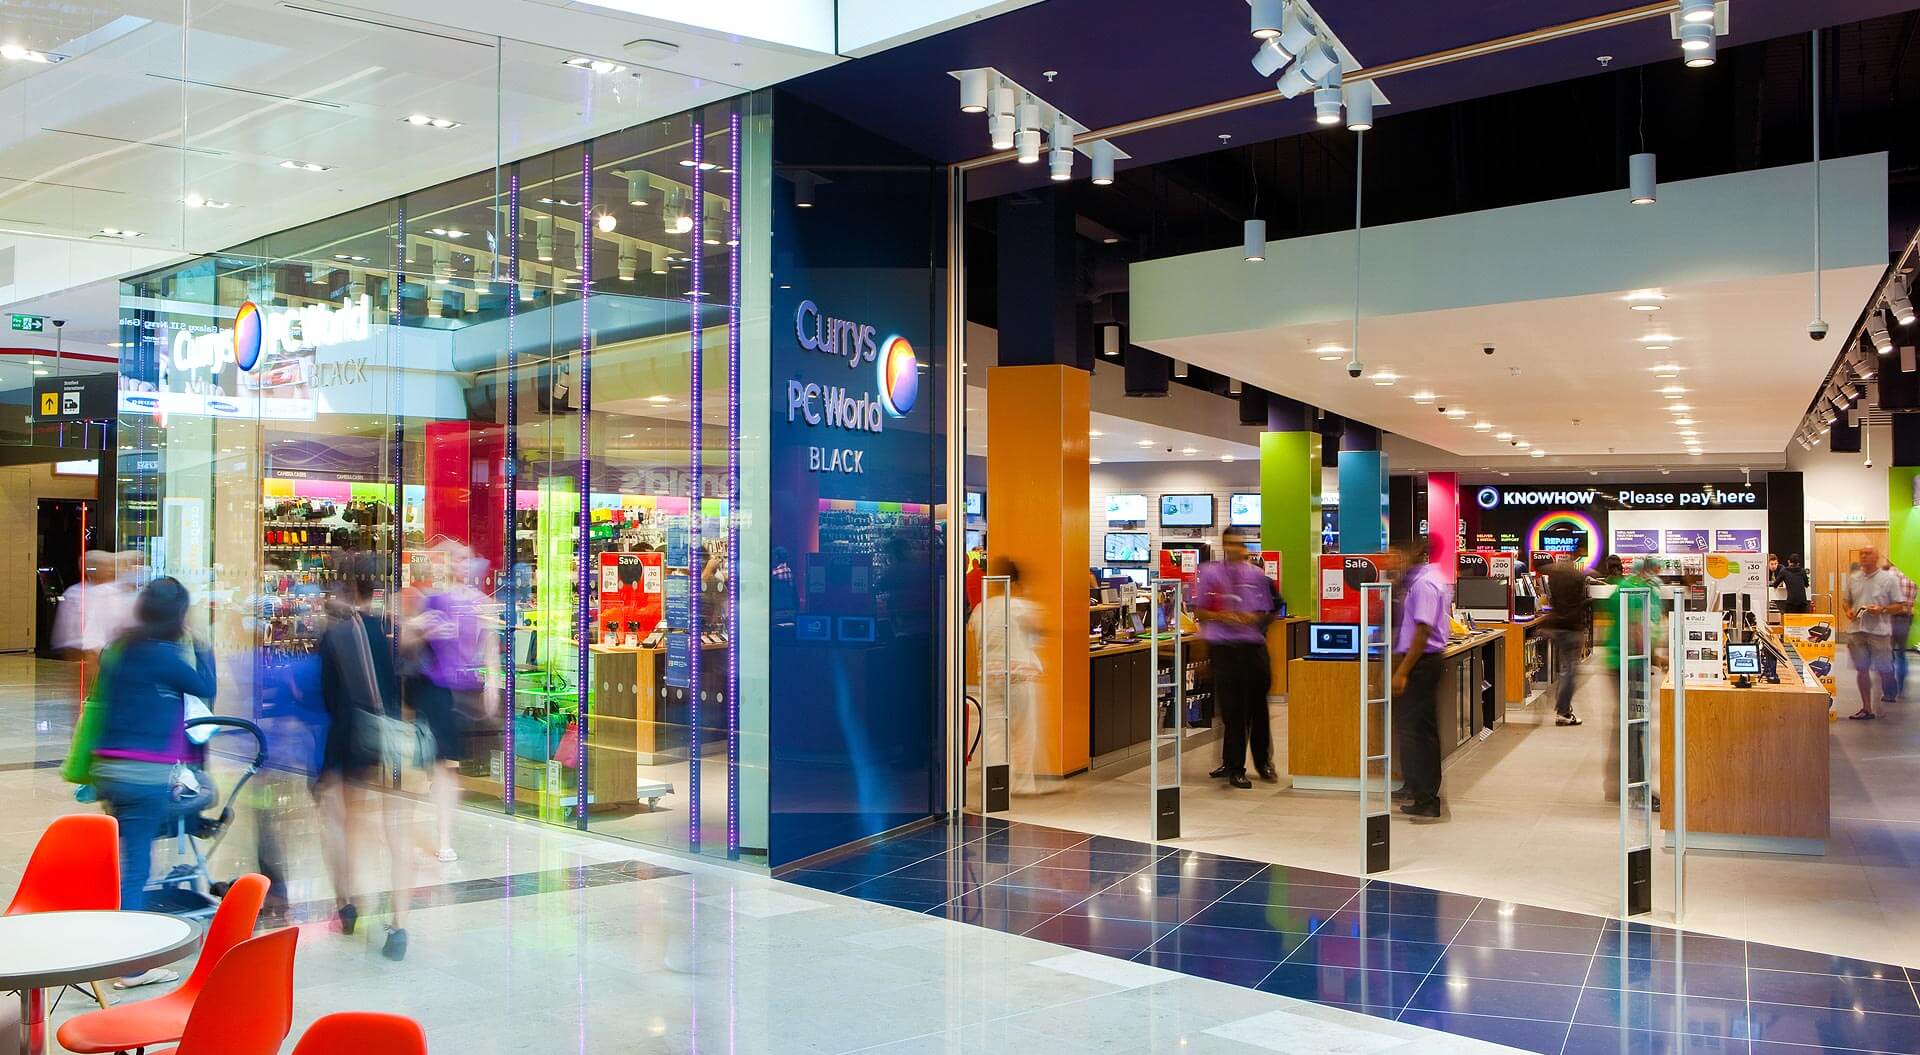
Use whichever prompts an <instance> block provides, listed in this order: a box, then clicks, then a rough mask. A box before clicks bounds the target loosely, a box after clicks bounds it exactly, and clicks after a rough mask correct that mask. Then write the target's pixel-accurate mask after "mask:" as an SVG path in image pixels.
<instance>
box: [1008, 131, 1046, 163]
mask: <svg viewBox="0 0 1920 1055" xmlns="http://www.w3.org/2000/svg"><path fill="white" fill-rule="evenodd" d="M1013 148H1014V149H1015V150H1017V151H1019V152H1020V155H1019V158H1018V159H1017V160H1018V161H1019V162H1020V163H1021V164H1022V165H1031V164H1034V163H1035V162H1037V161H1039V160H1040V130H1039V129H1037V128H1023V129H1021V130H1020V131H1018V132H1015V133H1014V134H1013Z"/></svg>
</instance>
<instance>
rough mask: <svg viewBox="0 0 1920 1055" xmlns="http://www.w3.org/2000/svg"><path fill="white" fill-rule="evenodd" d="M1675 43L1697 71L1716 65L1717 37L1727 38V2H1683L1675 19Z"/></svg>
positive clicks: (1717, 0) (1688, 63)
mask: <svg viewBox="0 0 1920 1055" xmlns="http://www.w3.org/2000/svg"><path fill="white" fill-rule="evenodd" d="M1672 18H1673V39H1675V40H1677V41H1679V42H1680V55H1681V58H1682V59H1683V60H1684V61H1685V62H1686V64H1687V65H1688V66H1690V67H1692V68H1694V69H1705V68H1706V67H1708V66H1711V65H1713V63H1714V59H1715V58H1716V57H1717V53H1718V51H1719V45H1718V43H1717V41H1716V40H1715V38H1716V37H1723V36H1726V34H1727V0H1680V10H1679V11H1676V12H1674V14H1673V16H1672Z"/></svg>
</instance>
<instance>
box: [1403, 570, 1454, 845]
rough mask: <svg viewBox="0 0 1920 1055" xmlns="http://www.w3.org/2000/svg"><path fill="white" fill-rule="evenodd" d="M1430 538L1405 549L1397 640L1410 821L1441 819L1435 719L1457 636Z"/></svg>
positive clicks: (1407, 806)
mask: <svg viewBox="0 0 1920 1055" xmlns="http://www.w3.org/2000/svg"><path fill="white" fill-rule="evenodd" d="M1429 551H1430V544H1429V543H1428V541H1427V540H1426V539H1424V538H1419V539H1415V540H1414V541H1413V542H1411V543H1407V544H1405V545H1404V546H1403V547H1402V550H1401V552H1402V557H1403V559H1404V560H1405V562H1406V564H1405V570H1404V571H1403V572H1402V573H1401V577H1400V597H1399V598H1398V600H1397V604H1398V607H1399V619H1398V620H1396V622H1397V623H1398V626H1397V628H1396V633H1395V634H1394V638H1393V652H1394V661H1393V724H1394V728H1395V735H1396V737H1397V739H1398V740H1399V743H1400V775H1401V778H1402V780H1403V782H1404V785H1405V789H1406V793H1407V798H1408V799H1409V801H1408V802H1407V804H1406V805H1404V806H1402V807H1400V812H1401V813H1404V814H1406V815H1407V816H1409V817H1425V818H1428V819H1437V818H1438V817H1439V816H1440V727H1439V725H1438V724H1437V722H1436V719H1435V716H1434V705H1435V702H1436V694H1437V692H1438V690H1439V687H1440V670H1441V667H1442V666H1443V665H1444V662H1445V661H1444V660H1442V659H1441V658H1440V654H1441V653H1442V652H1445V651H1446V648H1447V641H1448V639H1449V637H1450V635H1451V633H1452V626H1453V617H1452V608H1453V603H1452V600H1451V598H1450V596H1449V595H1450V593H1451V591H1450V590H1449V589H1448V588H1447V581H1446V579H1445V578H1444V577H1442V576H1441V574H1440V572H1439V570H1438V569H1436V568H1434V566H1433V565H1432V564H1429V563H1428V562H1427V558H1428V555H1429Z"/></svg>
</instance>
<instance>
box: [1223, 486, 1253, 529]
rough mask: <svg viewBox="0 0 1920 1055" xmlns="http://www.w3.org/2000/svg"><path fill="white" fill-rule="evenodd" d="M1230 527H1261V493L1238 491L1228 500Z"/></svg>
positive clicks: (1228, 522)
mask: <svg viewBox="0 0 1920 1055" xmlns="http://www.w3.org/2000/svg"><path fill="white" fill-rule="evenodd" d="M1227 526H1228V527H1259V526H1260V492H1258V491H1236V492H1234V495H1233V497H1232V498H1229V499H1228V500H1227Z"/></svg>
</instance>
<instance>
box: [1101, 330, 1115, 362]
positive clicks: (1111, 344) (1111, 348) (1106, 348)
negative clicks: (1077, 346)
mask: <svg viewBox="0 0 1920 1055" xmlns="http://www.w3.org/2000/svg"><path fill="white" fill-rule="evenodd" d="M1100 354H1101V355H1104V356H1106V357H1108V358H1109V359H1111V358H1115V357H1117V356H1118V355H1119V354H1120V324H1119V323H1117V322H1110V323H1107V324H1106V325H1104V326H1102V327H1100Z"/></svg>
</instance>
